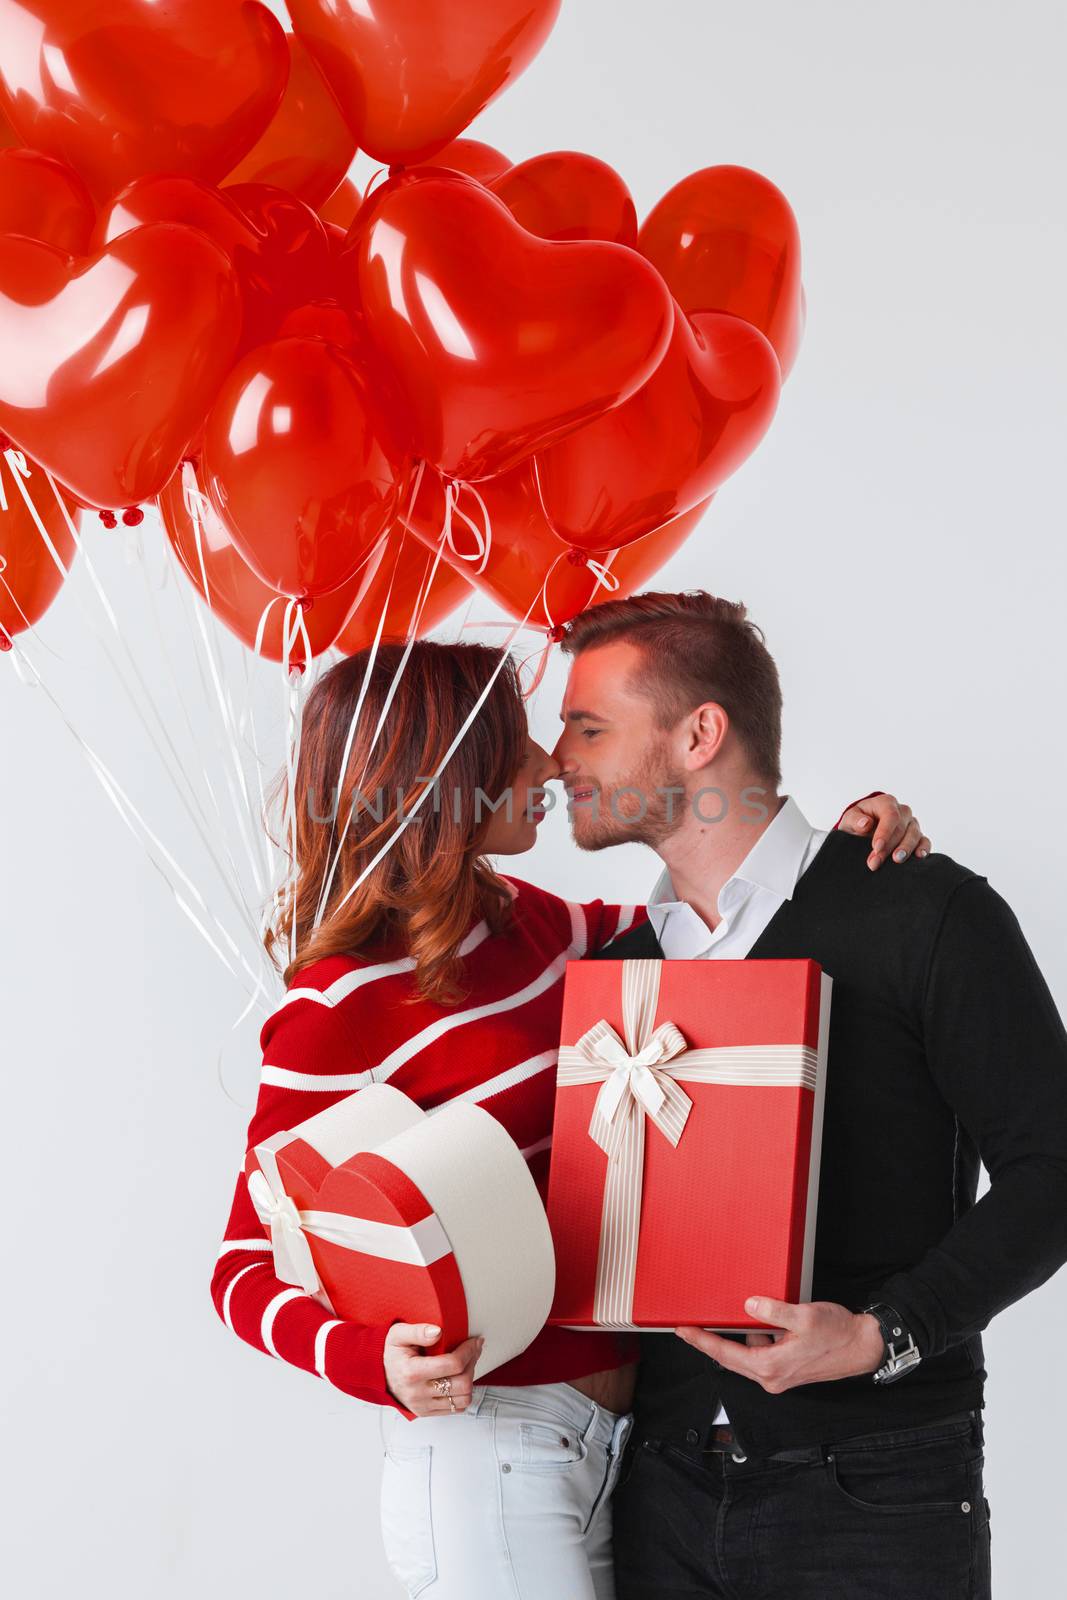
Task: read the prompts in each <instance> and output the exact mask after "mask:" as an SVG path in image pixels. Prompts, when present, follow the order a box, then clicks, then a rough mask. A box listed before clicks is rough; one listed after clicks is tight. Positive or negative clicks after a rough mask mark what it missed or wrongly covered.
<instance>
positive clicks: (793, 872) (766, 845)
mask: <svg viewBox="0 0 1067 1600" xmlns="http://www.w3.org/2000/svg"><path fill="white" fill-rule="evenodd" d="M813 832H814V830H813V828H812V826H811V824H810V822H809V821H808V819H807V818H806V817H805V815H804V813H803V812H802V811H801V809H800V807H799V806H798V805H797V803H796V801H795V800H794V799H793V797H792V795H786V797H785V799H784V801H783V803H782V805H781V806H780V808H779V810H778V813H777V815H776V816H775V817H774V818H773V819H772V820H771V821H770V822H769V823H768V824H767V826H766V827H765V828H764V830H763V832H762V833H761V834H760V836H759V838H758V839H757V840H756V842H755V844H754V845H753V846H752V849H751V850H750V851H749V852H748V855H747V856H746V857H745V859H744V860H743V861H742V862H741V865H740V866H739V867H738V868H737V869H736V871H735V872H734V873H732V875H731V876H730V877H729V878H727V880H726V883H724V884H723V886H722V890H721V891H720V903H721V899H722V896H723V895H724V894H725V892H726V890H727V888H728V887H729V885H730V884H732V883H734V882H738V881H739V882H741V883H744V884H748V885H750V886H751V887H752V888H755V889H766V890H767V891H768V892H769V893H770V894H773V895H774V896H775V897H776V898H777V899H778V900H789V899H791V898H792V895H793V890H794V889H795V888H796V886H797V879H798V878H799V877H800V873H801V868H802V867H803V865H804V856H805V854H806V852H807V849H808V846H809V845H810V843H811V838H812V834H813ZM727 898H729V897H727ZM648 903H649V905H650V906H655V905H666V904H675V905H677V904H678V896H677V895H676V894H675V892H674V885H673V884H672V883H671V875H670V873H669V872H668V871H667V870H666V869H664V871H663V872H662V874H661V875H660V878H659V880H658V882H657V884H656V886H655V888H654V889H653V891H652V893H651V895H650V896H649V901H648Z"/></svg>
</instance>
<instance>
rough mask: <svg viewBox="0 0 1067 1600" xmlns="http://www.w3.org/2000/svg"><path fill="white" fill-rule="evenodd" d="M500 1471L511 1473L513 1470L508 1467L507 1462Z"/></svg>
mask: <svg viewBox="0 0 1067 1600" xmlns="http://www.w3.org/2000/svg"><path fill="white" fill-rule="evenodd" d="M500 1470H501V1472H510V1471H511V1468H510V1467H509V1466H508V1463H507V1462H506V1461H505V1462H504V1465H503V1466H502V1467H501V1469H500Z"/></svg>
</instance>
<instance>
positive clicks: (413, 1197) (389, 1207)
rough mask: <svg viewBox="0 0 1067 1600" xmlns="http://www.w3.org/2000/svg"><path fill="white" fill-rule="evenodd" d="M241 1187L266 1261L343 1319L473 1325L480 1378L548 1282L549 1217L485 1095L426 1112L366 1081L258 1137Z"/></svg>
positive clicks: (449, 1332)
mask: <svg viewBox="0 0 1067 1600" xmlns="http://www.w3.org/2000/svg"><path fill="white" fill-rule="evenodd" d="M245 1173H246V1177H247V1179H248V1186H249V1192H250V1194H251V1197H252V1201H253V1204H254V1205H255V1207H256V1212H257V1214H258V1216H259V1218H260V1221H261V1222H262V1223H263V1225H264V1227H265V1229H266V1230H267V1232H268V1233H269V1234H270V1237H271V1243H272V1247H273V1250H274V1260H275V1270H276V1272H277V1274H278V1276H279V1277H280V1278H282V1279H283V1280H284V1281H285V1282H287V1283H295V1284H299V1285H300V1286H301V1287H302V1288H303V1289H305V1290H306V1291H307V1292H308V1293H310V1294H314V1295H315V1296H316V1297H317V1298H318V1299H319V1300H320V1301H321V1303H322V1304H323V1305H325V1306H327V1307H328V1308H329V1309H330V1310H331V1311H333V1313H334V1314H335V1315H336V1316H338V1317H344V1318H347V1319H350V1320H352V1321H355V1322H360V1323H362V1324H364V1325H366V1326H376V1325H381V1324H383V1323H386V1324H388V1323H392V1322H396V1321H400V1322H429V1323H432V1324H434V1325H436V1326H438V1327H440V1329H441V1337H440V1339H439V1340H438V1342H437V1343H436V1344H435V1345H434V1346H432V1347H428V1348H431V1349H432V1352H433V1353H438V1352H440V1351H444V1350H450V1349H452V1348H453V1347H454V1346H455V1345H457V1344H459V1343H460V1342H461V1341H462V1340H464V1339H465V1338H467V1337H468V1336H469V1335H471V1334H481V1335H482V1337H483V1338H484V1339H485V1347H484V1349H483V1351H482V1354H481V1356H480V1357H479V1360H478V1363H477V1366H476V1367H475V1375H476V1376H482V1375H483V1374H484V1373H486V1372H490V1371H492V1370H493V1369H494V1368H495V1367H499V1366H502V1365H503V1363H504V1362H506V1361H510V1360H511V1359H512V1357H513V1356H516V1355H518V1354H519V1353H520V1352H521V1351H523V1350H525V1349H526V1347H527V1345H529V1344H530V1343H531V1342H532V1341H533V1339H534V1338H535V1337H536V1335H537V1334H538V1333H539V1332H540V1330H541V1328H542V1327H543V1326H544V1324H545V1320H546V1318H547V1316H548V1312H549V1309H550V1307H551V1305H552V1297H553V1293H554V1290H555V1256H554V1253H553V1249H552V1238H551V1234H550V1232H549V1228H548V1219H547V1217H546V1215H545V1209H544V1205H543V1203H542V1201H541V1197H540V1195H539V1194H538V1192H537V1187H536V1185H535V1183H534V1181H533V1178H532V1177H531V1176H530V1171H529V1168H528V1167H527V1165H526V1162H525V1160H524V1159H523V1157H522V1154H521V1153H520V1151H519V1149H518V1146H517V1145H516V1144H515V1142H514V1140H513V1139H512V1138H511V1137H510V1135H509V1134H508V1133H507V1132H506V1131H505V1129H504V1128H503V1127H502V1126H501V1124H500V1123H499V1122H498V1121H497V1120H496V1118H495V1117H492V1116H490V1114H489V1113H488V1112H487V1111H484V1110H483V1109H482V1108H481V1107H480V1106H476V1105H471V1104H469V1103H466V1102H453V1103H451V1104H448V1105H445V1106H442V1107H440V1109H437V1110H434V1111H433V1112H426V1111H423V1110H422V1109H421V1108H420V1107H419V1106H417V1105H415V1103H414V1102H413V1101H412V1100H409V1099H408V1097H407V1095H404V1094H401V1093H400V1092H399V1090H397V1089H391V1088H390V1087H389V1086H388V1085H387V1084H370V1085H368V1087H367V1088H365V1089H359V1090H357V1091H356V1092H355V1093H354V1094H350V1095H346V1096H345V1098H344V1099H343V1100H339V1101H337V1103H336V1104H335V1105H332V1106H330V1107H329V1108H328V1109H327V1110H326V1111H321V1112H319V1114H318V1115H317V1116H314V1117H310V1118H309V1119H308V1120H307V1121H306V1122H302V1123H300V1124H298V1126H296V1127H295V1128H290V1129H287V1130H285V1131H283V1132H281V1133H277V1134H274V1135H272V1137H271V1138H269V1139H266V1140H264V1141H263V1142H262V1143H260V1144H257V1145H255V1146H254V1147H253V1148H252V1149H251V1150H250V1151H249V1152H248V1156H247V1158H246V1162H245Z"/></svg>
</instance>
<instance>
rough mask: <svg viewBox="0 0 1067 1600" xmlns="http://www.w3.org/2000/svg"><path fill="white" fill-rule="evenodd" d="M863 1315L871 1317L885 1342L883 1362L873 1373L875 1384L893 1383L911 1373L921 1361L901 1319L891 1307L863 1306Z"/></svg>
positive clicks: (908, 1329)
mask: <svg viewBox="0 0 1067 1600" xmlns="http://www.w3.org/2000/svg"><path fill="white" fill-rule="evenodd" d="M863 1310H864V1313H865V1315H867V1316H869V1317H873V1318H874V1320H875V1321H876V1322H877V1324H878V1326H879V1327H880V1328H881V1330H882V1338H883V1340H884V1341H885V1360H884V1361H883V1363H882V1365H881V1366H880V1367H879V1368H878V1371H877V1372H876V1373H874V1381H875V1383H894V1382H895V1381H896V1379H897V1378H902V1377H903V1376H904V1374H905V1373H906V1372H911V1370H912V1368H913V1367H917V1366H918V1365H919V1362H920V1361H921V1360H922V1356H921V1355H920V1354H919V1347H918V1345H917V1344H916V1343H915V1339H914V1336H913V1335H912V1332H911V1330H910V1328H909V1327H908V1326H907V1324H906V1323H905V1322H904V1320H903V1318H902V1317H901V1316H899V1315H898V1313H897V1312H896V1311H894V1310H893V1307H892V1306H885V1305H873V1306H864V1308H863Z"/></svg>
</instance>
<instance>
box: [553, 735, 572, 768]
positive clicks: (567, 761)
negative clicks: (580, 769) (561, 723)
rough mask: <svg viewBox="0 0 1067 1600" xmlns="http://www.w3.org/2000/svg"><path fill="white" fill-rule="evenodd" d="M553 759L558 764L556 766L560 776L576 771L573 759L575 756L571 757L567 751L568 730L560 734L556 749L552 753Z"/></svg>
mask: <svg viewBox="0 0 1067 1600" xmlns="http://www.w3.org/2000/svg"><path fill="white" fill-rule="evenodd" d="M552 759H553V761H554V762H555V763H556V766H557V767H558V768H559V776H560V777H563V775H564V774H565V773H567V772H573V771H574V766H575V762H574V758H573V756H571V755H570V753H569V752H568V750H567V730H566V729H564V730H563V732H562V733H561V734H560V736H559V738H558V739H557V740H556V747H555V749H554V750H553V751H552Z"/></svg>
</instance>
